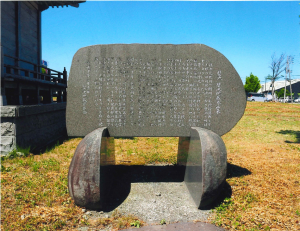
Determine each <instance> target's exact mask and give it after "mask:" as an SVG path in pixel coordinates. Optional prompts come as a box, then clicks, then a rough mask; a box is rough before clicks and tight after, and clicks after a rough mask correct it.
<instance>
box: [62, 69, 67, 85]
mask: <svg viewBox="0 0 300 231" xmlns="http://www.w3.org/2000/svg"><path fill="white" fill-rule="evenodd" d="M67 75H68V72H67V71H66V68H65V67H64V71H63V78H64V81H63V83H64V84H67Z"/></svg>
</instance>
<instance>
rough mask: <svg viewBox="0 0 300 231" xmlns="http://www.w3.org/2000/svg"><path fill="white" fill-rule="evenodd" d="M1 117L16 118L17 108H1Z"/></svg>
mask: <svg viewBox="0 0 300 231" xmlns="http://www.w3.org/2000/svg"><path fill="white" fill-rule="evenodd" d="M0 110H1V117H15V116H16V106H1V109H0Z"/></svg>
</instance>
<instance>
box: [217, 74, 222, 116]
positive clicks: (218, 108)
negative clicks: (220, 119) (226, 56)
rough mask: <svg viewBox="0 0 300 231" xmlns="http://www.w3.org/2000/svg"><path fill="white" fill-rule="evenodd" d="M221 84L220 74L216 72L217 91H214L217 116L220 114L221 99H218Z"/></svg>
mask: <svg viewBox="0 0 300 231" xmlns="http://www.w3.org/2000/svg"><path fill="white" fill-rule="evenodd" d="M221 82H222V72H221V71H218V72H217V90H216V101H217V106H216V113H217V114H220V113H221V97H220V96H221V93H222V88H221Z"/></svg>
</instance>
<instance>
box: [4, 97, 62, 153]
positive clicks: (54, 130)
mask: <svg viewBox="0 0 300 231" xmlns="http://www.w3.org/2000/svg"><path fill="white" fill-rule="evenodd" d="M65 114H66V103H56V104H48V105H29V106H28V105H20V106H2V107H1V154H2V155H7V154H8V153H9V152H11V151H12V150H13V149H14V148H16V145H18V146H19V147H22V148H28V147H31V151H40V150H41V149H42V148H44V147H46V146H47V145H49V144H51V143H54V142H55V141H57V140H58V139H59V138H61V137H63V136H65V135H66V122H65Z"/></svg>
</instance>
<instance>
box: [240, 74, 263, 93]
mask: <svg viewBox="0 0 300 231" xmlns="http://www.w3.org/2000/svg"><path fill="white" fill-rule="evenodd" d="M244 87H245V91H246V92H257V91H258V90H259V89H260V87H261V85H260V80H259V79H258V77H257V76H255V75H253V74H252V73H251V74H250V76H247V77H246V83H245V85H244Z"/></svg>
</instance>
